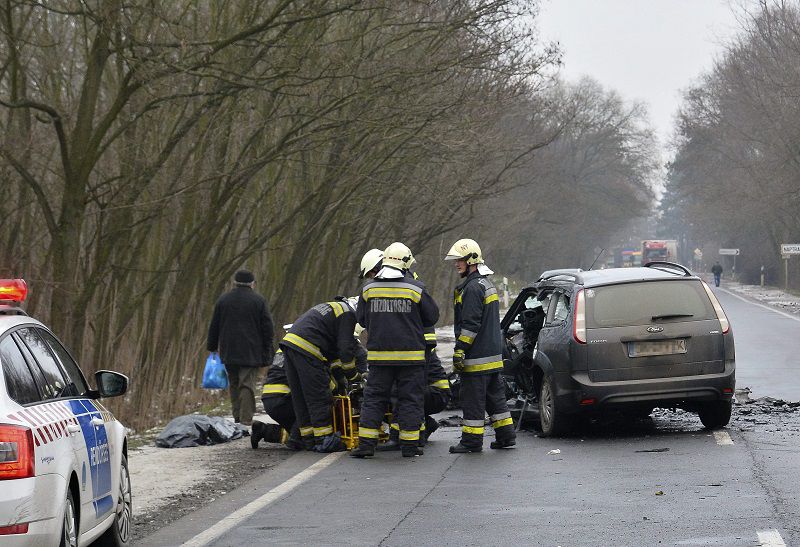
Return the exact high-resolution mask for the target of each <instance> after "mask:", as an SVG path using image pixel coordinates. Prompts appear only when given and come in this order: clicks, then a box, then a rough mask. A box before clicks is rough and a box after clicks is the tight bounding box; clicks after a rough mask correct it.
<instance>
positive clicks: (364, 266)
mask: <svg viewBox="0 0 800 547" xmlns="http://www.w3.org/2000/svg"><path fill="white" fill-rule="evenodd" d="M382 260H383V251H381V250H380V249H370V250H369V251H367V252H366V253H364V257H363V258H362V259H361V270H360V271H359V274H358V277H359V279H364V277H365V276H366V275H367V273H369V272H371V271H372V270H374V269H376V268H380V265H381V261H382Z"/></svg>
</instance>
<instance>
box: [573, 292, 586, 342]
mask: <svg viewBox="0 0 800 547" xmlns="http://www.w3.org/2000/svg"><path fill="white" fill-rule="evenodd" d="M572 336H574V337H575V341H576V342H578V343H581V344H585V343H586V301H585V300H584V297H583V289H581V290H579V291H578V296H576V297H575V320H574V321H573V326H572Z"/></svg>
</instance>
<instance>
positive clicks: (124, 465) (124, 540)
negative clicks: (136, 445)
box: [94, 455, 133, 547]
mask: <svg viewBox="0 0 800 547" xmlns="http://www.w3.org/2000/svg"><path fill="white" fill-rule="evenodd" d="M115 513H116V514H115V517H114V521H113V522H112V523H111V527H110V528H109V529H108V530H106V531H105V533H103V535H102V536H100V538H98V540H97V541H96V542H95V543H94V545H96V546H103V547H105V546H108V547H121V546H122V545H129V544H130V542H131V531H132V527H133V498H132V497H131V476H130V473H129V472H128V458H126V457H125V456H124V455H123V456H122V462H121V463H120V477H119V492H118V493H117V504H116V510H115Z"/></svg>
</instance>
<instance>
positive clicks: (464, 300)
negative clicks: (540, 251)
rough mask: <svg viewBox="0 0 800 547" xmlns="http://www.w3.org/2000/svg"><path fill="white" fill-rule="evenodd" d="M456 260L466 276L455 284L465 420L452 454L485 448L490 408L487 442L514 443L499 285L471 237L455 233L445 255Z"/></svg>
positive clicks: (456, 361)
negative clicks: (458, 236) (505, 378)
mask: <svg viewBox="0 0 800 547" xmlns="http://www.w3.org/2000/svg"><path fill="white" fill-rule="evenodd" d="M445 260H455V265H456V270H458V273H459V275H461V277H462V278H464V281H463V282H462V283H461V284H460V285H459V286H458V287H456V290H455V295H454V299H453V302H454V306H455V336H456V344H455V350H454V352H453V368H454V369H455V370H456V371H457V372H459V373H460V374H461V392H460V395H461V408H462V409H463V411H464V421H463V425H462V428H461V442H459V443H458V444H456V445H454V446H451V447H450V452H451V453H453V454H463V453H467V452H480V451H482V450H483V428H484V419H485V415H486V413H487V412H488V414H489V417H490V419H491V422H492V427H493V428H494V431H495V440H494V441H492V443H491V445H490V447H491V448H510V447H512V446H514V445H515V444H517V441H516V433H515V432H514V425H513V420H512V419H511V413H510V412H509V411H508V405H507V403H506V390H505V385H504V383H503V379H502V378H501V376H500V373H501V372H502V370H503V355H502V353H503V351H502V333H501V332H500V302H499V299H498V296H497V289H496V288H495V286H494V284H492V282H491V281H490V280H489V278H488V277H487V276H488V275H489V274H492V273H494V272H492V270H490V269H489V268H488V267H487V266H486V264H484V261H483V256H482V255H481V248H480V247H479V246H478V244H477V243H476V242H475V241H474V240H472V239H459V240H458V241H456V242H455V243H454V244H453V246H452V247H451V248H450V250H449V251H448V252H447V256H445Z"/></svg>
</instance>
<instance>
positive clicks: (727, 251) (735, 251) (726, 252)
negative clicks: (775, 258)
mask: <svg viewBox="0 0 800 547" xmlns="http://www.w3.org/2000/svg"><path fill="white" fill-rule="evenodd" d="M799 252H800V251H799ZM719 254H721V255H733V256H738V254H739V249H720V250H719Z"/></svg>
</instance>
